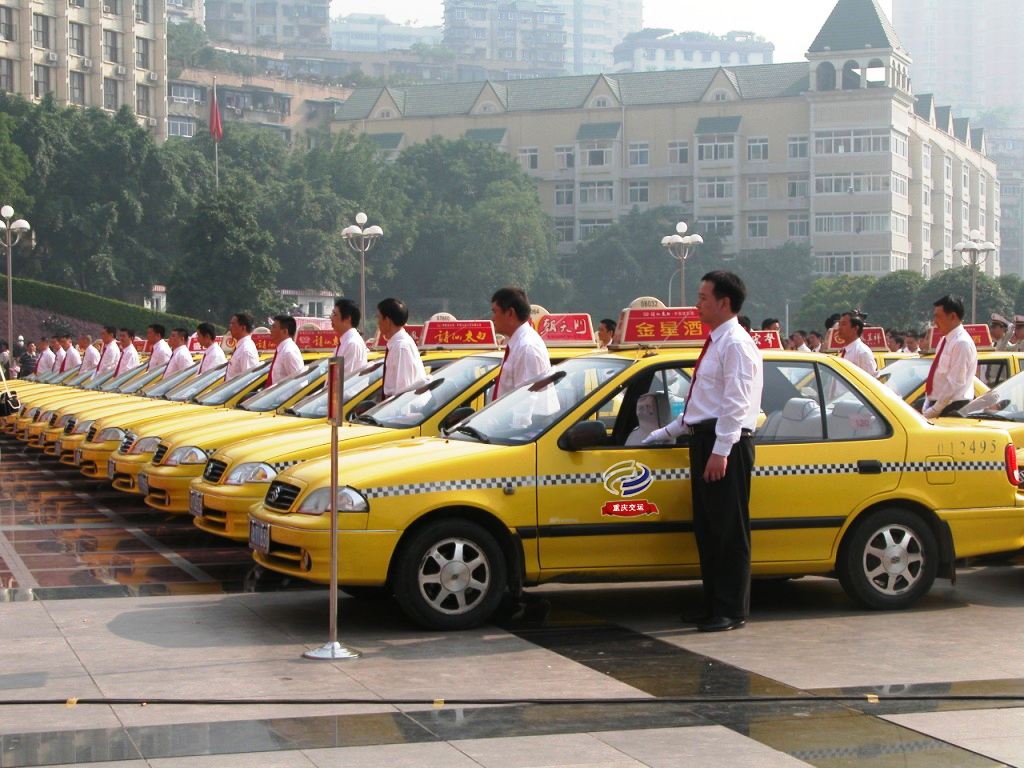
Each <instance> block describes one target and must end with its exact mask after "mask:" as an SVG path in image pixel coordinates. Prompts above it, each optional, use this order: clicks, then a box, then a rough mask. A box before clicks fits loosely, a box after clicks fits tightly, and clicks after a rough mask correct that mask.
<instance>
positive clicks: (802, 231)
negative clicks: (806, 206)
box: [789, 213, 811, 238]
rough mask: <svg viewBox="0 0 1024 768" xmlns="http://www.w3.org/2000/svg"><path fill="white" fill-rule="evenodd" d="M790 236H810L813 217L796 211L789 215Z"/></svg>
mask: <svg viewBox="0 0 1024 768" xmlns="http://www.w3.org/2000/svg"><path fill="white" fill-rule="evenodd" d="M789 236H790V237H794V238H795V237H810V236H811V217H810V216H808V215H807V214H806V213H794V214H792V215H790V217H789Z"/></svg>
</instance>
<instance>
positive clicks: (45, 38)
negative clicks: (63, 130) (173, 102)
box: [0, 0, 167, 139]
mask: <svg viewBox="0 0 1024 768" xmlns="http://www.w3.org/2000/svg"><path fill="white" fill-rule="evenodd" d="M166 19H167V10H166V5H165V0H134V2H127V0H43V1H42V2H40V0H33V1H32V2H29V1H28V0H7V2H5V4H3V5H0V90H3V91H6V92H8V93H17V94H19V95H21V96H24V97H25V98H27V99H30V100H35V101H38V100H40V99H42V98H44V97H45V96H46V95H47V94H53V98H54V100H55V101H56V103H57V104H60V105H62V106H64V105H72V106H78V107H100V108H102V109H105V110H108V111H110V112H116V111H117V110H118V109H120V108H121V107H122V106H124V105H127V106H128V107H129V108H131V109H132V110H133V111H134V112H135V114H136V115H137V116H138V119H139V122H140V124H141V125H145V126H147V127H149V128H150V129H151V130H152V131H153V133H154V135H155V136H156V138H157V139H163V138H164V137H165V136H166V118H167V99H166V97H165V93H166V83H167V20H166Z"/></svg>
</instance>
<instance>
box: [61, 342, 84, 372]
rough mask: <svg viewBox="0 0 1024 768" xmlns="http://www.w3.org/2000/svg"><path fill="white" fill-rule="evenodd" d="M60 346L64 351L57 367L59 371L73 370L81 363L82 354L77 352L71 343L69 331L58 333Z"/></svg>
mask: <svg viewBox="0 0 1024 768" xmlns="http://www.w3.org/2000/svg"><path fill="white" fill-rule="evenodd" d="M60 346H61V349H62V350H63V351H64V357H62V358H61V361H60V368H59V369H58V370H59V371H60V372H61V373H64V372H65V371H74V370H76V369H77V368H78V367H79V366H81V365H82V356H81V355H80V354H78V349H76V348H75V345H74V344H72V343H71V334H70V333H62V334H61V335H60Z"/></svg>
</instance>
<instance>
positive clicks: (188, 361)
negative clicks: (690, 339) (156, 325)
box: [164, 328, 192, 379]
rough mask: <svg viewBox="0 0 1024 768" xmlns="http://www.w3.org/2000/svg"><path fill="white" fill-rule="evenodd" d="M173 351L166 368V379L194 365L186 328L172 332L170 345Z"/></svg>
mask: <svg viewBox="0 0 1024 768" xmlns="http://www.w3.org/2000/svg"><path fill="white" fill-rule="evenodd" d="M168 346H169V347H170V349H171V357H170V358H169V359H168V360H167V365H166V367H164V378H165V379H166V378H167V377H168V376H171V375H172V374H175V373H177V372H178V371H183V370H185V369H186V368H188V367H189V366H190V365H192V355H191V353H190V352H189V351H188V331H187V330H185V329H184V328H175V329H173V330H172V331H171V338H170V341H169V343H168Z"/></svg>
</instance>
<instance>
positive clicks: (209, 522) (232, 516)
mask: <svg viewBox="0 0 1024 768" xmlns="http://www.w3.org/2000/svg"><path fill="white" fill-rule="evenodd" d="M269 487H270V483H245V484H244V485H218V484H214V483H208V482H206V481H205V480H202V479H200V480H198V481H193V482H192V485H191V488H190V490H189V502H190V503H189V506H190V510H189V511H191V512H192V514H193V517H192V522H193V523H195V525H196V527H197V528H199V529H200V530H203V531H206V532H207V533H212V534H215V535H217V536H224V537H226V538H229V539H234V540H235V541H248V540H249V510H250V509H252V507H253V505H254V504H259V503H260V502H261V501H263V497H264V496H266V495H267V488H269ZM195 494H199V495H200V496H199V498H197V499H196V501H192V500H191V499H192V498H193V496H194V495H195ZM193 505H195V506H194V507H193ZM200 509H201V510H202V514H196V512H197V511H199V510H200Z"/></svg>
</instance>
